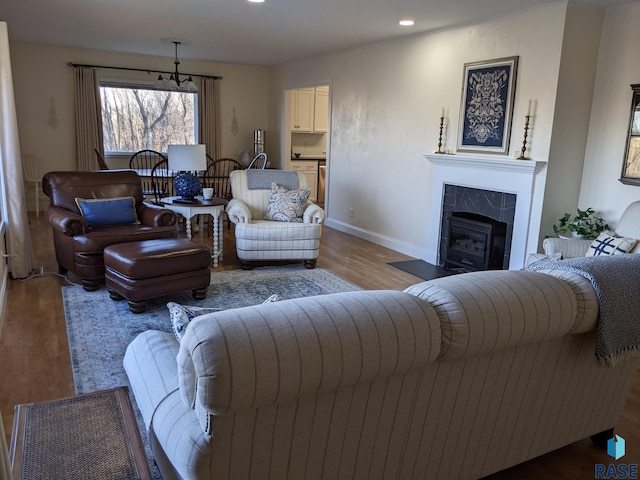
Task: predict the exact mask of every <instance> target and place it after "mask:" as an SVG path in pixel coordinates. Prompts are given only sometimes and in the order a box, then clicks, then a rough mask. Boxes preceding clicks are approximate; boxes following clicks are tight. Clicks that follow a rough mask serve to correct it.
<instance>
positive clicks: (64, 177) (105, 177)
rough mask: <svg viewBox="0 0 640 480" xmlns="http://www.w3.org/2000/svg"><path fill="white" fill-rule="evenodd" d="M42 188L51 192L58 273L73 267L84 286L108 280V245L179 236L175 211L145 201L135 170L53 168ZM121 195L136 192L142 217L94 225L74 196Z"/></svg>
mask: <svg viewBox="0 0 640 480" xmlns="http://www.w3.org/2000/svg"><path fill="white" fill-rule="evenodd" d="M42 189H43V190H44V193H45V194H46V195H47V196H48V197H49V209H48V211H47V218H48V220H49V223H50V224H51V227H52V228H53V241H54V244H55V250H56V260H57V262H58V267H59V270H60V273H63V274H64V273H66V272H67V271H71V272H73V273H74V274H75V275H76V276H77V277H78V278H80V280H81V281H82V286H83V287H84V289H85V290H88V291H91V290H97V289H98V288H99V287H100V285H101V284H102V283H104V275H105V268H104V259H103V251H104V249H105V247H107V246H109V245H114V244H117V243H124V242H137V241H141V240H152V239H158V238H176V236H177V232H176V215H175V213H173V212H172V211H170V210H167V209H165V208H162V207H159V206H155V205H151V204H148V203H144V202H143V195H142V183H141V180H140V177H139V176H138V174H137V173H136V172H134V171H132V170H103V171H95V172H49V173H47V174H45V176H44V177H43V178H42ZM117 197H133V198H134V202H135V210H136V214H137V217H138V221H139V223H137V224H129V225H107V226H93V227H92V226H90V225H89V223H88V222H87V220H86V219H85V218H84V217H83V216H82V215H81V212H80V209H79V208H78V205H77V204H76V198H82V199H107V198H117Z"/></svg>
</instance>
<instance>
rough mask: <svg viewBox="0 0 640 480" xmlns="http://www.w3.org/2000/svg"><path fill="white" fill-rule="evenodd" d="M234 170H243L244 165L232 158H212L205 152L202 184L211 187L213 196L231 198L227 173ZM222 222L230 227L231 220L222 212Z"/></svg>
mask: <svg viewBox="0 0 640 480" xmlns="http://www.w3.org/2000/svg"><path fill="white" fill-rule="evenodd" d="M234 170H244V166H243V165H242V164H241V163H240V162H238V161H237V160H234V159H233V158H219V159H217V160H214V159H213V158H212V157H211V156H210V155H209V154H207V169H206V170H205V172H204V176H203V177H202V186H203V187H209V188H213V196H214V197H218V198H222V199H224V200H231V198H232V197H233V196H232V194H231V183H230V181H229V174H230V173H231V172H233V171H234ZM223 215H224V216H223V222H225V221H226V222H227V227H228V228H231V222H229V219H228V218H227V217H226V213H224V214H223Z"/></svg>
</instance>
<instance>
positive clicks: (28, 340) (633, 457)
mask: <svg viewBox="0 0 640 480" xmlns="http://www.w3.org/2000/svg"><path fill="white" fill-rule="evenodd" d="M30 215H31V214H30ZM30 226H31V236H32V242H33V249H34V256H35V262H34V266H35V268H36V271H37V272H39V271H40V267H43V269H44V271H45V272H49V273H45V275H44V276H36V277H34V278H31V279H28V280H11V281H10V283H9V291H8V298H7V303H6V307H5V312H4V325H3V326H2V330H1V331H0V368H1V372H2V373H1V375H2V377H1V378H0V412H1V413H2V416H3V421H4V427H5V432H6V433H7V436H8V437H9V436H10V432H11V427H12V421H13V407H14V406H15V405H17V404H20V403H27V402H39V401H46V400H52V399H56V398H61V397H67V396H70V395H73V394H74V393H75V392H74V388H73V375H72V371H71V361H70V357H69V345H68V343H67V333H66V326H65V321H64V311H63V306H62V298H61V295H60V287H61V286H63V285H66V284H67V281H66V280H65V279H64V278H62V277H60V276H58V275H56V273H57V271H58V269H57V264H56V261H55V254H54V250H53V239H52V234H51V229H50V227H49V226H48V223H47V221H46V219H45V218H44V216H43V215H41V216H40V218H36V217H35V215H31V216H30ZM224 230H225V248H224V261H223V262H222V263H221V264H220V267H219V268H218V270H233V269H238V268H239V262H238V259H237V257H236V254H235V246H234V243H233V230H232V229H227V228H226V227H225V229H224ZM198 238H199V237H198V236H195V238H194V239H196V240H197V239H198ZM205 242H209V243H210V238H207V237H205ZM408 259H410V257H407V256H405V255H402V254H400V253H397V252H394V251H392V250H389V249H386V248H383V247H380V246H377V245H374V244H372V243H369V242H367V241H364V240H360V239H357V238H355V237H352V236H350V235H346V234H343V233H341V232H338V231H336V230H332V229H330V228H326V227H325V229H324V232H323V237H322V246H321V254H320V258H319V260H318V266H319V267H321V268H325V269H328V270H331V271H332V272H334V273H336V274H338V275H340V276H341V277H343V278H345V279H347V280H350V281H351V282H353V283H355V284H357V285H359V286H361V287H363V288H366V289H394V290H402V289H404V288H406V287H407V286H409V285H412V284H414V283H418V282H420V281H422V280H421V279H420V278H418V277H414V276H413V275H410V274H408V273H405V272H402V271H400V270H398V269H396V268H394V267H391V266H389V265H387V263H388V262H394V261H401V260H408ZM301 268H302V267H301ZM616 433H618V434H619V435H621V436H622V437H624V438H625V439H626V444H627V455H626V456H625V457H624V458H623V459H620V460H619V461H618V462H613V461H610V460H612V459H611V458H610V457H608V456H607V454H606V452H603V451H602V450H599V449H597V448H596V447H594V446H593V445H592V444H591V441H590V440H588V439H585V440H582V441H579V442H577V443H574V444H572V445H569V446H567V447H565V448H563V449H560V450H557V451H555V452H552V453H549V454H547V455H544V456H542V457H539V458H537V459H534V460H531V461H529V462H526V463H524V464H521V465H519V466H516V467H514V468H511V469H509V470H506V471H504V472H501V473H498V474H496V475H493V476H492V477H491V478H492V479H522V478H527V479H533V478H535V479H550V480H551V479H554V480H555V479H558V478H565V479H579V478H580V479H581V478H594V465H595V464H596V463H604V464H609V463H620V462H626V463H639V462H640V374H639V375H637V376H636V382H635V385H634V387H633V390H632V393H631V395H630V397H629V399H628V401H627V403H626V406H625V409H624V413H623V415H622V418H621V419H620V422H619V424H618V425H617V426H616Z"/></svg>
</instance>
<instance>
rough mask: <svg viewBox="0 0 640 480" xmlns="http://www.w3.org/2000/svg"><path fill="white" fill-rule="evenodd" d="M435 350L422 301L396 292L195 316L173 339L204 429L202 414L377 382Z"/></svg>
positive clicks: (433, 328) (183, 389)
mask: <svg viewBox="0 0 640 480" xmlns="http://www.w3.org/2000/svg"><path fill="white" fill-rule="evenodd" d="M329 318H330V319H331V321H327V319H329ZM439 353H440V327H439V323H438V319H437V316H436V313H435V311H434V310H433V309H432V308H431V307H430V306H429V304H428V303H427V302H423V301H421V300H419V299H417V298H415V297H412V296H411V295H407V294H405V293H402V292H397V291H387V290H384V291H358V292H347V293H337V294H330V295H320V296H316V297H307V298H301V299H293V300H285V301H281V302H275V303H270V304H266V305H257V306H254V307H246V308H239V309H233V310H226V311H223V312H216V313H211V314H208V315H204V316H201V317H198V318H196V319H194V320H193V321H192V322H191V323H190V324H189V328H188V329H187V331H186V333H185V335H184V336H183V337H182V341H181V342H180V351H179V353H178V359H177V360H178V378H179V382H180V393H181V395H182V398H183V400H184V402H185V403H186V404H187V405H188V406H189V407H191V408H195V410H196V414H197V415H198V417H199V420H200V424H201V427H202V429H203V430H204V431H205V432H208V430H209V425H210V418H209V415H210V414H216V415H224V414H228V413H234V412H239V411H243V410H247V409H254V408H262V407H267V406H272V405H275V404H276V403H286V402H287V401H292V400H294V399H296V398H300V397H305V396H312V395H317V394H319V393H321V392H324V391H332V390H334V389H342V388H350V387H353V386H354V385H359V384H368V383H371V382H373V381H376V380H384V379H387V378H390V377H391V376H394V375H402V374H403V373H406V372H409V371H411V370H416V369H420V368H422V367H424V366H425V365H426V364H428V363H431V362H433V361H434V360H435V359H436V358H437V357H438V355H439Z"/></svg>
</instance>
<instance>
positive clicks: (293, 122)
mask: <svg viewBox="0 0 640 480" xmlns="http://www.w3.org/2000/svg"><path fill="white" fill-rule="evenodd" d="M330 117H331V115H330V91H329V85H328V84H318V85H313V86H307V87H299V88H294V89H290V90H287V91H286V92H285V105H284V122H285V127H284V128H283V132H284V135H283V137H284V142H283V145H284V149H283V162H282V164H283V166H284V169H286V170H298V171H303V172H304V174H305V176H306V177H307V183H308V186H309V188H311V191H312V193H311V195H310V196H309V200H311V201H313V202H314V203H318V204H319V205H320V206H322V207H323V208H325V211H326V206H327V203H328V195H327V193H328V187H329V185H328V184H329V174H328V171H327V169H328V165H329V163H330V162H329V157H330V140H329V138H330Z"/></svg>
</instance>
